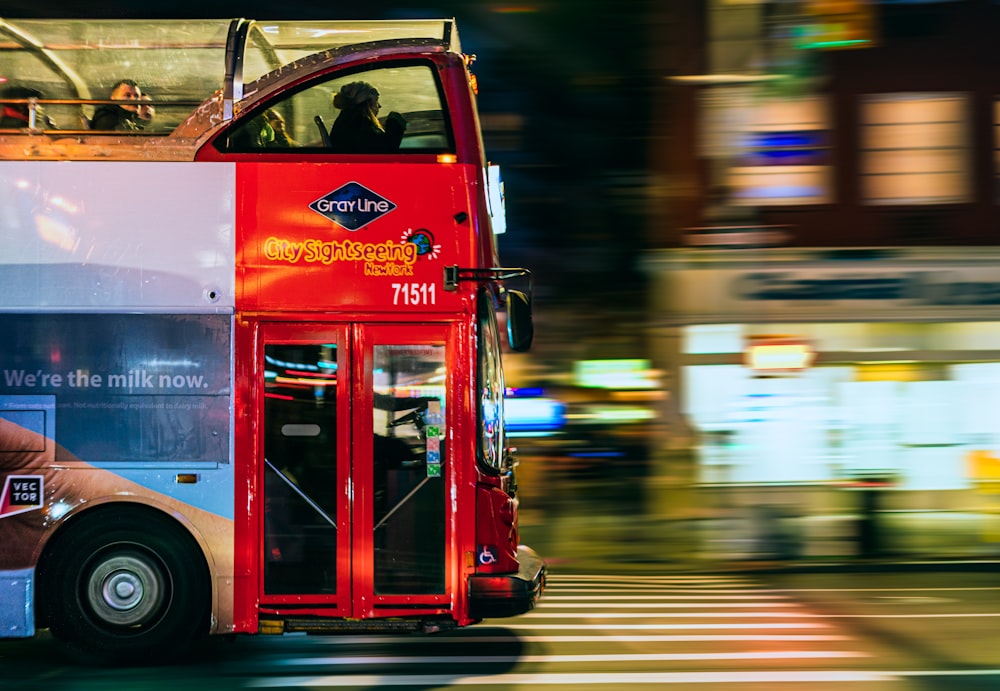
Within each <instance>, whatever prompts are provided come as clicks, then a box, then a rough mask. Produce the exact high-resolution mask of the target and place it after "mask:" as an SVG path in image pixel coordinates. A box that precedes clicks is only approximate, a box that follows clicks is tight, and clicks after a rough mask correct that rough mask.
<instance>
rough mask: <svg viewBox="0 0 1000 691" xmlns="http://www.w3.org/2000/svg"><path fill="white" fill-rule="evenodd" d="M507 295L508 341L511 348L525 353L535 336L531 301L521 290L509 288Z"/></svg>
mask: <svg viewBox="0 0 1000 691" xmlns="http://www.w3.org/2000/svg"><path fill="white" fill-rule="evenodd" d="M506 296H507V297H506V302H507V342H508V343H509V344H510V348H511V350H514V351H516V352H518V353H523V352H524V351H526V350H528V349H529V348H531V341H532V339H533V338H534V336H535V326H534V323H533V322H532V319H531V301H530V300H529V299H528V296H527V295H525V294H524V293H522V292H521V291H520V290H508V291H507V292H506Z"/></svg>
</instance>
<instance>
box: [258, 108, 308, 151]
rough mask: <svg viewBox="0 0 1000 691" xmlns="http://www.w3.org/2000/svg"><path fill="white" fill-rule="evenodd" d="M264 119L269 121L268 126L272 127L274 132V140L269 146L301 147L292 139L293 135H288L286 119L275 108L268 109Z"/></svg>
mask: <svg viewBox="0 0 1000 691" xmlns="http://www.w3.org/2000/svg"><path fill="white" fill-rule="evenodd" d="M264 119H265V120H267V124H268V125H270V126H271V131H272V132H274V139H272V140H271V141H270V142H269V143H268V144H267V146H270V147H276V146H277V147H283V146H298V145H299V143H298V142H297V141H295V140H294V139H292V137H291V135H290V134H288V130H286V129H285V117H284V116H283V115H282V114H281V113H279V112H278V111H276V110H274V109H273V108H268V110H267V111H266V112H265V113H264Z"/></svg>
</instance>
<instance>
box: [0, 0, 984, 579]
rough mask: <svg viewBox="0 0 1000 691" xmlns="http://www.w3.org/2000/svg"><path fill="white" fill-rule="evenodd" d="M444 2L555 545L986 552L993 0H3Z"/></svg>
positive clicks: (79, 8) (536, 518)
mask: <svg viewBox="0 0 1000 691" xmlns="http://www.w3.org/2000/svg"><path fill="white" fill-rule="evenodd" d="M0 16H7V17H31V16H33V17H42V16H48V17H59V16H62V17H135V18H142V17H150V18H169V17H183V18H197V17H200V16H204V17H215V18H218V17H237V16H243V17H251V18H259V19H281V18H324V19H336V18H347V19H350V18H397V17H439V16H454V17H456V18H457V20H458V26H459V30H460V33H461V36H462V43H463V47H464V48H465V49H466V50H467V51H468V52H470V53H474V54H476V55H477V60H476V62H475V63H474V65H473V69H474V71H475V73H476V74H477V76H478V81H479V89H480V94H479V99H480V100H479V105H480V111H481V114H482V121H483V126H484V130H485V133H484V134H485V142H486V147H487V151H488V153H489V154H490V157H491V159H492V160H493V161H494V162H496V163H499V164H500V165H501V167H502V169H503V171H504V179H505V184H506V193H507V209H508V231H507V233H506V235H505V236H503V237H502V238H501V252H502V256H503V258H504V263H505V264H506V265H508V266H518V265H519V266H525V267H528V268H530V269H532V271H533V272H534V276H535V280H534V289H535V307H536V309H535V316H536V331H537V338H536V346H535V348H534V349H533V351H532V352H531V353H528V354H525V355H521V354H509V355H508V358H507V364H508V373H507V376H508V382H507V383H508V386H509V387H510V392H509V406H508V416H509V422H510V424H511V430H512V434H513V436H514V444H515V445H516V446H517V447H518V448H519V451H520V458H521V463H520V468H519V470H520V484H521V491H522V535H523V537H524V539H525V541H526V542H528V543H529V544H532V545H533V546H535V547H536V548H538V549H539V551H541V552H542V553H543V554H545V555H546V556H547V557H548V558H550V559H551V560H552V561H553V562H554V564H567V565H580V566H587V567H589V568H609V569H615V568H619V567H620V566H621V565H623V564H626V563H629V564H633V565H650V566H652V567H654V568H660V567H662V566H663V565H665V564H668V563H677V564H690V563H696V562H698V561H700V560H723V561H725V560H745V559H754V560H759V559H767V560H773V559H796V560H820V559H831V558H834V559H845V558H847V559H872V558H878V559H886V558H888V559H900V558H904V559H910V558H920V559H924V558H981V557H995V556H997V554H998V553H1000V267H998V263H997V260H998V259H1000V210H998V202H1000V51H998V50H997V44H996V36H997V35H998V33H1000V1H998V0H953V1H943V2H924V1H921V0H868V1H865V0H775V1H765V0H669V1H668V2H662V1H661V0H660V1H658V0H616V1H615V2H611V1H610V0H528V1H526V2H521V3H517V2H493V1H487V0H483V1H480V2H445V1H438V0H425V1H424V2H410V1H407V0H395V1H393V2H383V1H369V2H365V3H360V4H358V5H357V6H354V7H351V6H348V4H347V3H304V2H286V3H282V4H275V3H264V2H259V1H258V0H246V1H244V2H228V1H224V2H213V3H211V4H209V5H208V6H206V5H202V4H196V3H192V2H187V1H183V2H182V1H180V0H178V1H175V2H169V3H167V2H156V1H155V0H149V1H147V2H142V3H135V2H129V3H125V2H120V1H119V0H106V1H105V2H102V3H99V4H94V5H93V6H87V5H85V4H78V3H75V2H74V3H70V2H58V1H56V2H47V3H44V5H42V4H39V3H35V2H23V1H21V0H13V1H11V0H7V1H6V2H4V3H3V8H2V10H0Z"/></svg>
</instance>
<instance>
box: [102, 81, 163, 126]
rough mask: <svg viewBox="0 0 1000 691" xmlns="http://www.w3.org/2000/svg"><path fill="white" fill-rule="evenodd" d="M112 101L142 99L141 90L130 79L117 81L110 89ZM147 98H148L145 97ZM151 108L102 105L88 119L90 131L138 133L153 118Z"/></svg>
mask: <svg viewBox="0 0 1000 691" xmlns="http://www.w3.org/2000/svg"><path fill="white" fill-rule="evenodd" d="M108 98H110V99H111V100H112V101H136V100H139V99H141V98H142V89H140V88H139V85H138V84H137V83H136V82H135V80H132V79H119V80H118V81H117V82H115V85H114V86H113V87H111V95H110V96H109V97H108ZM147 98H148V97H147ZM152 108H153V107H152V106H138V105H124V106H119V105H111V104H107V105H103V106H98V108H97V109H96V110H94V117H93V118H91V119H90V129H92V130H123V131H138V130H142V129H144V123H145V122H148V121H149V120H151V119H152V117H153V111H152Z"/></svg>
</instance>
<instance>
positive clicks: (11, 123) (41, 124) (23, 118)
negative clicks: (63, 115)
mask: <svg viewBox="0 0 1000 691" xmlns="http://www.w3.org/2000/svg"><path fill="white" fill-rule="evenodd" d="M8 98H9V99H18V100H21V99H28V98H42V92H41V91H39V90H38V89H32V88H31V87H28V86H8V87H7V88H6V89H4V90H3V91H0V99H8ZM0 106H2V110H0V130H19V129H24V128H25V127H27V126H28V122H29V120H30V115H29V111H28V104H27V103H0ZM35 127H36V128H44V129H49V130H51V129H55V124H54V123H53V122H52V120H50V119H49V118H48V117H47V116H46V115H45V110H44V109H43V108H42V107H41V106H38V105H36V106H35Z"/></svg>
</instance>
